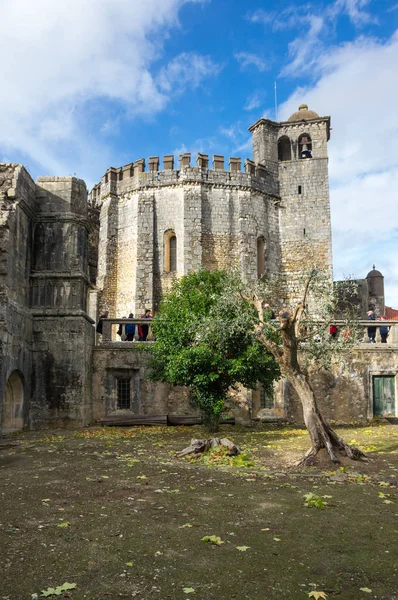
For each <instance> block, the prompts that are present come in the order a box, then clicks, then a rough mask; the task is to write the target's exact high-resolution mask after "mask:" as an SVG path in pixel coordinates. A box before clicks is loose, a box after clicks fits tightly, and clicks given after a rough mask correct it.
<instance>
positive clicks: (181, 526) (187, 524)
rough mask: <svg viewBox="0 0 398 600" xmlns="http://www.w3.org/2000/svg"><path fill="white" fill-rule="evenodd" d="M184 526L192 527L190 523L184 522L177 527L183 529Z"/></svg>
mask: <svg viewBox="0 0 398 600" xmlns="http://www.w3.org/2000/svg"><path fill="white" fill-rule="evenodd" d="M186 527H193V525H191V523H185V525H180V526H179V528H178V529H185V528H186Z"/></svg>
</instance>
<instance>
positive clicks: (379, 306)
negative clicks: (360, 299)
mask: <svg viewBox="0 0 398 600" xmlns="http://www.w3.org/2000/svg"><path fill="white" fill-rule="evenodd" d="M366 281H367V283H368V294H369V307H370V308H371V309H372V310H374V311H375V312H376V315H377V316H381V315H383V314H384V308H385V303H384V276H383V275H382V274H381V273H380V271H377V270H376V267H375V265H373V269H372V270H371V271H369V273H368V274H367V275H366Z"/></svg>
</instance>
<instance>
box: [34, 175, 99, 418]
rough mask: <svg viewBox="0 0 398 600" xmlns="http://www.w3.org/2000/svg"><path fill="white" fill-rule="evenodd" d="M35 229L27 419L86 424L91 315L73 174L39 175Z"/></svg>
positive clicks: (82, 220)
mask: <svg viewBox="0 0 398 600" xmlns="http://www.w3.org/2000/svg"><path fill="white" fill-rule="evenodd" d="M36 198H37V202H38V211H37V215H36V226H35V231H34V241H33V247H34V249H35V253H34V262H33V265H32V270H31V274H30V278H31V310H32V314H33V317H34V324H33V332H34V346H33V351H34V352H33V382H32V401H31V411H30V412H31V423H32V425H33V426H35V427H38V426H40V425H42V424H49V423H53V424H67V423H69V422H72V423H75V424H81V425H83V424H86V423H88V422H89V421H90V418H91V358H92V347H93V343H94V328H93V326H92V319H90V318H89V316H88V314H87V299H88V290H89V287H90V283H91V282H90V273H89V260H88V241H89V234H90V231H91V225H90V223H89V218H88V203H87V190H86V186H85V184H84V182H83V181H81V180H80V179H76V178H74V177H40V178H39V179H38V184H37V186H36Z"/></svg>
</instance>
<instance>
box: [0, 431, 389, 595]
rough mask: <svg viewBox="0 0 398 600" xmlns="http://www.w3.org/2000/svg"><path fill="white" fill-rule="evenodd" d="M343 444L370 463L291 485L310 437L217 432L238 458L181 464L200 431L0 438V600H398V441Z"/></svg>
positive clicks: (298, 477) (349, 434)
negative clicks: (353, 447) (363, 453)
mask: <svg viewBox="0 0 398 600" xmlns="http://www.w3.org/2000/svg"><path fill="white" fill-rule="evenodd" d="M338 431H339V433H340V434H341V435H343V437H344V438H345V439H346V440H347V441H348V442H350V443H354V440H355V443H356V444H358V445H359V447H360V448H361V449H364V450H365V451H366V453H367V454H368V456H369V457H370V458H371V459H372V462H370V463H368V464H365V463H358V464H355V465H354V466H353V467H347V466H343V467H341V468H337V469H333V470H331V468H330V467H327V468H325V469H322V467H317V468H315V467H312V468H307V469H305V470H301V471H298V470H297V469H295V468H294V467H293V466H292V465H293V462H294V460H295V459H297V458H299V456H300V455H301V454H302V453H303V452H304V450H306V449H307V447H308V445H309V438H308V435H307V433H306V432H305V431H304V430H301V429H293V428H290V427H270V426H265V425H264V426H260V427H258V428H257V429H252V430H245V429H239V428H236V427H228V426H226V427H224V428H223V430H222V435H223V436H226V437H229V438H230V439H232V440H233V441H235V442H236V443H238V444H239V445H240V446H241V448H242V450H243V454H242V455H241V456H240V457H238V458H235V459H232V458H227V457H226V456H225V455H224V454H222V453H220V452H214V453H212V454H210V455H207V456H205V457H203V458H201V459H199V460H198V459H187V458H184V459H177V458H176V452H177V451H178V450H181V449H183V448H184V447H185V446H187V445H188V444H189V441H190V439H191V437H204V436H205V432H204V430H203V429H202V428H200V427H192V428H187V427H186V428H182V427H178V428H171V427H170V428H157V427H153V428H149V427H148V428H144V427H140V428H109V429H107V428H105V429H100V428H88V429H86V430H80V431H67V432H65V431H57V432H52V433H51V434H50V433H48V432H26V433H22V434H18V435H12V436H8V437H7V438H1V439H0V444H1V447H0V485H1V487H0V493H1V503H0V507H1V508H0V540H1V561H0V563H1V564H0V571H1V573H0V575H1V578H0V599H1V600H35V599H36V598H44V597H49V598H50V599H54V598H57V597H58V598H71V599H72V600H83V599H88V600H108V599H110V598H112V599H116V598H122V599H131V598H136V599H138V600H141V599H142V600H152V599H158V600H166V599H169V598H170V599H176V600H183V599H184V598H185V599H186V598H188V599H196V600H200V599H203V600H204V599H219V600H227V599H230V598H235V599H237V600H244V599H250V600H260V599H261V600H268V599H269V600H273V599H275V600H282V599H285V598H289V599H293V600H300V599H303V600H305V598H321V599H322V598H327V599H331V598H334V597H337V598H341V600H361V599H366V598H377V599H386V600H387V599H388V600H394V599H398V591H397V590H398V585H397V567H398V564H397V532H398V492H397V487H396V482H397V481H398V479H397V475H398V427H397V426H393V425H376V426H372V427H366V428H345V429H339V430H338ZM325 467H326V464H325ZM308 494H313V496H308ZM304 496H306V498H305V497H304ZM306 502H307V504H309V506H306V505H305V503H306ZM210 536H215V537H214V538H212V540H213V541H211V539H210V540H209V541H207V542H206V541H203V538H205V539H206V537H210ZM218 538H219V539H218ZM65 583H69V584H73V585H72V586H69V587H70V589H69V590H65V591H61V589H58V590H57V589H56V588H57V587H58V586H62V585H63V584H65ZM49 588H54V589H53V591H54V592H58V594H59V595H54V594H52V593H51V589H49ZM322 593H323V594H322ZM42 594H44V595H42Z"/></svg>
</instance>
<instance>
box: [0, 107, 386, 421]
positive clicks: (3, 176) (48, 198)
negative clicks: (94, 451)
mask: <svg viewBox="0 0 398 600" xmlns="http://www.w3.org/2000/svg"><path fill="white" fill-rule="evenodd" d="M250 131H251V134H252V141H253V160H251V159H246V160H245V161H244V164H243V170H242V161H241V159H240V158H230V159H229V160H228V168H225V159H224V157H223V156H219V155H215V156H214V157H213V159H212V164H210V163H209V157H208V156H207V155H204V154H198V155H197V158H196V165H191V155H190V154H188V153H187V154H182V155H181V156H180V159H179V165H178V167H177V165H175V164H174V156H173V155H169V156H164V157H163V169H161V168H160V161H159V158H158V157H151V158H149V160H148V166H147V167H146V163H145V160H144V159H140V160H137V161H135V162H133V163H130V164H128V165H125V166H124V167H119V168H113V167H111V168H109V169H108V170H107V171H106V173H105V175H104V176H103V177H102V180H101V182H100V183H98V184H97V185H95V186H94V188H93V190H92V192H91V195H90V199H89V200H88V198H87V189H86V186H85V183H84V182H83V181H82V180H80V179H76V178H74V177H39V178H38V180H37V182H34V181H33V180H32V179H31V177H30V176H29V174H28V173H27V171H26V170H25V169H24V167H23V166H21V165H17V164H2V165H0V200H1V215H0V218H1V226H0V286H1V287H0V310H1V327H0V336H1V337H0V339H1V370H0V426H1V427H2V429H3V430H4V431H6V430H10V429H21V428H23V427H31V428H35V427H39V426H43V425H47V426H48V425H55V424H56V425H59V424H68V423H69V424H72V425H85V424H88V423H90V422H92V421H94V420H100V419H102V418H104V417H108V418H110V417H118V416H120V415H124V416H129V415H135V416H136V415H150V414H164V415H166V414H169V415H192V414H193V409H192V407H190V405H189V402H188V398H187V391H186V390H183V389H178V388H171V387H170V386H167V385H163V384H155V383H152V382H149V381H147V380H146V378H145V357H144V356H143V354H142V353H140V352H137V351H136V345H135V342H127V341H124V342H122V341H121V340H120V337H118V336H116V329H117V324H118V319H119V320H120V319H121V318H122V317H123V316H127V315H128V314H129V313H134V314H135V315H136V316H140V315H141V313H143V312H144V310H145V309H146V308H152V309H154V310H156V308H157V306H158V304H159V301H160V298H161V295H162V293H163V292H164V291H165V290H167V289H168V288H169V287H170V284H171V283H172V281H173V280H174V278H175V277H178V276H181V275H184V274H187V273H189V272H190V271H192V270H195V269H198V268H199V267H200V266H204V267H206V268H208V269H216V268H226V267H228V268H230V267H231V266H233V267H235V268H237V269H238V270H239V272H240V273H241V276H242V277H243V278H244V279H246V280H254V279H257V278H258V277H259V276H262V275H270V274H273V273H278V272H282V273H285V274H287V275H289V281H292V282H294V280H295V278H296V277H298V276H299V275H300V274H301V273H302V271H303V270H305V269H306V268H307V267H312V266H313V265H314V264H316V265H317V266H318V268H320V269H323V270H324V271H326V272H327V273H329V274H330V277H332V247H331V225H330V203H329V185H328V153H327V142H328V140H329V138H330V117H320V116H318V114H317V113H315V112H313V111H311V110H308V107H307V106H306V105H301V106H300V107H299V110H298V111H297V112H295V113H294V114H293V115H292V116H291V117H290V118H289V119H288V121H286V122H281V123H277V122H274V121H270V120H267V119H259V120H258V121H257V122H256V123H254V125H252V127H250ZM372 273H373V272H371V273H369V276H368V278H367V279H366V280H364V281H363V282H362V284H363V285H362V289H363V290H365V291H364V293H365V295H366V294H367V296H366V300H365V302H364V306H365V308H368V305H369V303H368V300H369V294H370V296H371V295H372V293H373V292H372V290H373V288H375V289H376V288H377V296H378V302H379V305H380V302H382V303H383V307H384V297H383V294H384V292H383V290H382V284H383V277H382V275H381V274H380V273H379V272H378V271H375V273H376V275H374V274H373V275H372ZM372 286H373V287H372ZM286 294H288V292H286ZM380 294H382V295H380ZM105 311H108V312H109V317H110V319H109V320H108V321H106V322H104V330H103V336H102V339H100V340H98V339H97V340H96V339H95V337H96V336H95V328H94V326H93V324H94V322H95V321H96V320H97V319H98V316H99V315H100V314H102V313H104V312H105ZM361 346H362V345H361ZM387 346H388V347H386V348H384V347H381V345H380V344H377V348H376V347H372V348H370V347H368V346H364V347H363V348H360V349H358V351H356V352H354V353H353V357H352V365H351V367H352V368H351V369H350V370H349V371H350V375H348V376H344V377H343V376H342V374H341V373H340V374H337V375H333V376H332V375H329V376H323V377H319V381H318V382H315V383H316V386H317V391H318V393H319V399H320V402H321V405H322V407H323V408H324V410H325V413H326V416H328V417H329V418H330V419H332V420H336V421H340V422H352V421H356V422H365V421H366V420H367V419H368V418H372V417H373V416H374V415H380V416H384V415H387V414H388V415H395V414H397V413H396V406H395V405H396V398H397V396H398V394H397V393H396V385H397V383H396V382H397V379H398V378H397V377H396V373H397V371H398V360H397V352H396V350H395V349H394V344H388V345H387ZM331 378H332V379H331ZM375 378H376V379H377V378H378V380H377V382H376V383H377V385H376V387H375V383H374V382H375V381H376V380H375ZM379 380H380V381H379ZM387 380H388V381H387ZM376 388H377V390H378V391H377V392H375V390H376ZM380 390H381V391H380ZM376 396H377V398H376ZM242 403H243V405H244V408H243V409H242V410H241V411H240V413H238V412H237V417H239V416H240V417H241V418H244V419H248V418H252V417H264V416H266V417H269V418H277V417H284V418H287V419H290V420H293V421H297V422H301V420H302V417H301V415H300V410H299V408H298V405H297V403H296V402H295V400H294V397H292V394H291V390H289V387H288V386H287V385H286V383H285V382H283V381H282V382H280V383H279V384H278V386H277V389H276V391H275V397H274V398H271V399H270V398H266V397H265V396H264V394H263V393H262V391H261V389H258V390H255V391H253V392H251V391H248V390H243V391H242Z"/></svg>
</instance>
